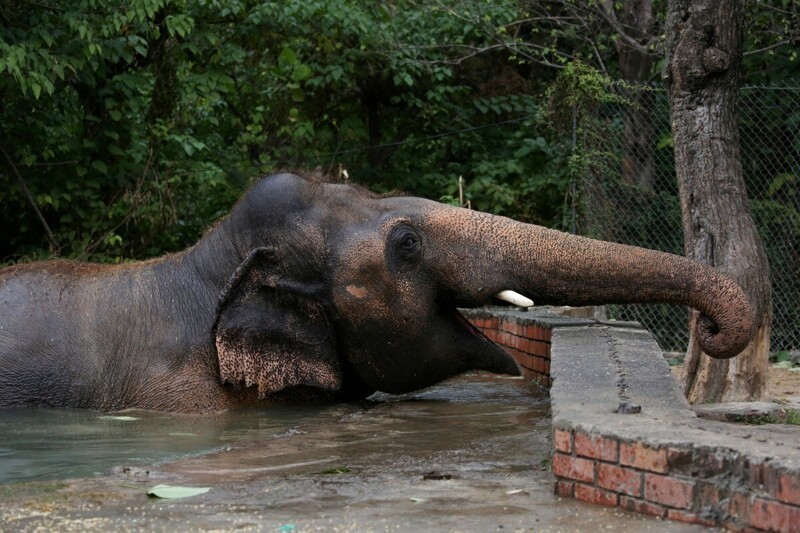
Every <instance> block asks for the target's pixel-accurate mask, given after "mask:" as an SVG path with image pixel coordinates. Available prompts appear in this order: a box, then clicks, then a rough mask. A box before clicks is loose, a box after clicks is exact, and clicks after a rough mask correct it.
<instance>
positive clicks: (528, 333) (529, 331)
mask: <svg viewBox="0 0 800 533" xmlns="http://www.w3.org/2000/svg"><path fill="white" fill-rule="evenodd" d="M522 331H523V336H524V337H527V338H529V339H531V340H536V339H538V338H539V337H538V326H535V325H533V324H528V325H526V326H525V329H523V330H522Z"/></svg>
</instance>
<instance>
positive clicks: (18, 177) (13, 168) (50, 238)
mask: <svg viewBox="0 0 800 533" xmlns="http://www.w3.org/2000/svg"><path fill="white" fill-rule="evenodd" d="M0 152H2V153H3V157H5V159H6V162H7V163H8V166H9V167H11V173H12V174H13V175H14V177H15V178H16V180H17V183H19V186H20V188H21V189H22V192H23V194H25V197H26V198H27V199H28V203H30V204H31V207H33V210H34V211H35V212H36V216H37V217H38V218H39V222H41V223H42V227H44V233H45V236H46V237H47V241H48V242H49V243H50V252H51V253H52V254H53V255H58V253H59V251H60V250H61V247H60V246H58V244H56V238H55V236H54V235H53V232H52V231H50V226H49V225H48V224H47V221H46V220H45V219H44V216H43V215H42V212H41V211H39V206H38V205H36V200H35V199H34V198H33V195H32V194H31V191H30V190H29V189H28V186H27V185H26V184H25V180H24V179H23V178H22V174H20V173H19V169H17V165H15V164H14V160H12V159H11V156H10V155H8V152H6V149H5V147H4V146H3V145H0Z"/></svg>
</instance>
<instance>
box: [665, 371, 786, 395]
mask: <svg viewBox="0 0 800 533" xmlns="http://www.w3.org/2000/svg"><path fill="white" fill-rule="evenodd" d="M671 369H672V375H673V376H675V379H676V380H678V383H680V379H681V371H682V370H683V366H682V365H677V366H673V367H671ZM768 391H769V399H770V400H772V401H774V402H777V403H786V402H789V401H791V400H794V401H795V402H798V401H800V372H796V371H795V372H793V371H791V370H787V369H785V368H775V367H774V366H770V367H769V376H768Z"/></svg>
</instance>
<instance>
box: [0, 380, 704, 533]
mask: <svg viewBox="0 0 800 533" xmlns="http://www.w3.org/2000/svg"><path fill="white" fill-rule="evenodd" d="M376 400H377V402H375V403H365V404H361V405H339V406H332V407H326V408H319V409H318V410H317V411H315V412H314V413H309V414H310V417H309V418H307V419H306V420H305V421H298V423H296V424H295V425H293V426H292V427H291V428H289V429H286V430H283V431H281V432H278V433H273V434H271V435H269V436H267V437H265V438H263V439H250V440H248V439H242V440H239V441H236V442H233V443H230V444H229V445H226V446H225V447H223V448H222V449H219V450H217V451H215V452H213V453H210V454H206V455H202V456H195V457H188V458H184V459H180V460H177V461H172V462H167V463H162V464H159V465H156V466H153V465H150V466H147V465H135V464H131V465H120V466H117V467H115V468H112V469H111V470H110V471H109V472H108V473H106V474H105V475H99V476H93V477H88V478H79V479H70V480H64V481H54V482H41V481H40V482H26V483H9V484H5V485H0V501H2V506H1V507H0V531H34V530H43V529H46V530H59V531H69V530H80V531H86V530H103V531H109V530H117V531H125V530H142V529H145V530H153V531H166V530H170V531H173V530H224V531H230V530H237V529H241V530H254V531H282V532H287V531H315V530H319V531H600V530H605V529H613V530H618V531H693V530H699V529H700V528H697V527H695V526H687V525H683V524H678V523H669V522H662V521H658V520H655V519H651V518H648V517H644V516H640V515H633V514H629V513H625V512H622V511H620V510H618V509H609V508H601V507H596V506H591V505H587V504H583V503H580V502H576V501H574V500H562V499H559V498H557V497H555V496H554V495H553V493H552V491H553V477H552V474H551V473H550V472H549V460H550V457H551V454H552V443H551V428H550V412H549V401H548V399H547V397H546V396H545V395H544V394H543V393H542V392H541V391H539V390H538V389H537V388H536V386H535V385H531V384H528V383H525V382H523V381H521V380H516V379H507V378H501V377H496V376H488V375H479V376H469V377H462V378H459V379H457V380H453V381H450V382H447V383H445V384H442V385H440V386H437V387H434V388H431V389H428V390H426V391H422V392H420V393H416V394H413V395H405V396H400V397H389V396H383V397H379V398H376ZM266 413H268V412H267V411H264V412H263V414H266ZM191 420H192V423H194V424H196V425H197V426H199V425H201V424H202V423H203V422H202V418H200V417H193V418H192V419H191ZM159 483H169V484H173V485H191V486H207V487H211V490H210V491H209V492H208V493H206V494H203V495H201V496H195V497H192V498H187V499H182V500H159V499H153V498H148V497H147V496H146V495H145V490H146V489H147V488H149V487H152V486H153V485H156V484H159Z"/></svg>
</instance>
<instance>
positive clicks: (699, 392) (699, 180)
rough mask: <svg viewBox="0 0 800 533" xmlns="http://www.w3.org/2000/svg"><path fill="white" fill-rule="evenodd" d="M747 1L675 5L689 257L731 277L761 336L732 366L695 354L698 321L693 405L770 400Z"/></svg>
mask: <svg viewBox="0 0 800 533" xmlns="http://www.w3.org/2000/svg"><path fill="white" fill-rule="evenodd" d="M743 11H744V0H670V2H669V9H668V14H667V60H666V63H665V67H664V77H665V81H666V83H667V87H668V91H669V100H670V108H671V114H672V133H673V140H674V145H675V167H676V171H677V176H678V183H679V186H680V196H681V209H682V212H683V228H684V234H685V250H686V255H687V256H688V257H690V258H693V259H695V260H698V261H701V262H703V263H707V264H710V265H712V266H714V267H716V268H718V269H719V270H721V271H723V272H725V273H727V274H728V275H730V276H731V277H732V278H733V279H735V280H736V281H737V282H738V283H739V284H740V285H741V286H742V287H743V288H744V290H745V292H746V293H747V295H748V296H749V298H750V300H751V304H752V306H753V309H754V311H755V315H756V328H757V329H756V335H755V338H754V340H753V341H752V342H751V343H750V344H749V345H748V346H747V348H746V349H745V351H744V352H742V354H741V355H739V356H738V357H736V358H734V359H726V360H719V359H711V358H709V357H707V356H706V355H705V354H703V353H702V352H701V350H700V348H699V347H698V345H697V335H696V331H695V324H696V320H697V316H696V313H693V314H692V318H691V320H690V325H689V326H690V338H689V348H688V353H687V357H686V364H685V365H684V369H683V375H682V381H683V388H684V393H685V394H686V397H687V398H688V399H689V401H690V402H691V403H703V402H720V401H753V400H759V399H762V398H764V397H766V396H767V381H766V378H767V364H768V356H769V333H770V320H771V307H770V283H769V265H768V263H767V257H766V254H765V252H764V247H763V245H762V243H761V239H760V237H759V234H758V232H757V230H756V228H755V225H754V223H753V219H752V216H751V215H750V208H749V205H748V201H747V192H746V190H745V185H744V179H743V177H742V166H741V161H740V155H739V132H738V122H739V101H738V89H739V80H740V77H741V74H740V65H741V57H742V40H743V29H742V26H743Z"/></svg>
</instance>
